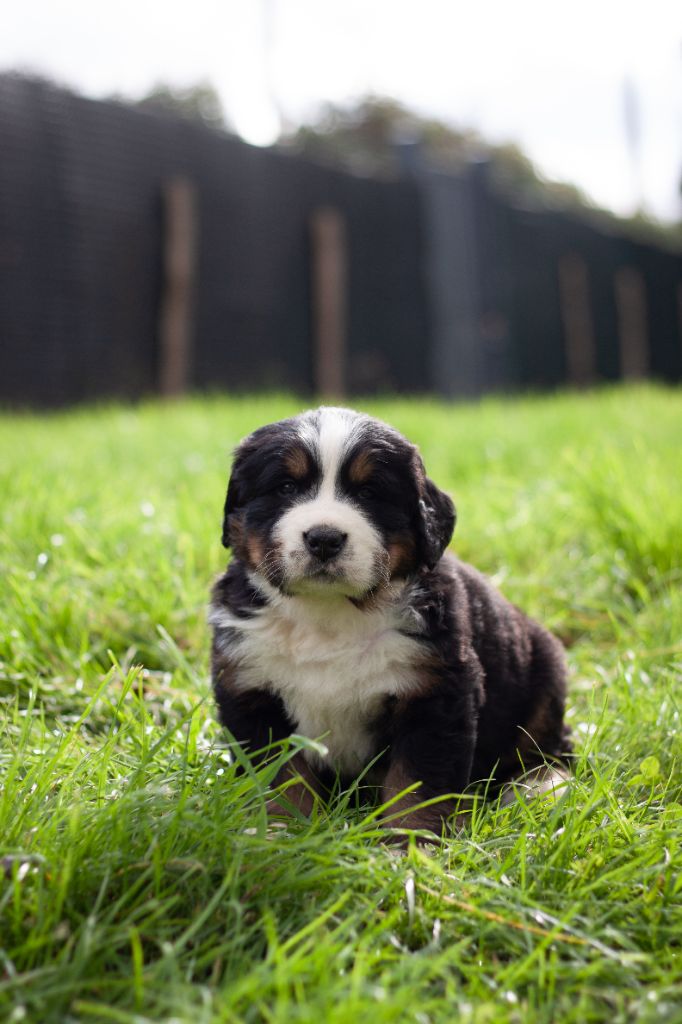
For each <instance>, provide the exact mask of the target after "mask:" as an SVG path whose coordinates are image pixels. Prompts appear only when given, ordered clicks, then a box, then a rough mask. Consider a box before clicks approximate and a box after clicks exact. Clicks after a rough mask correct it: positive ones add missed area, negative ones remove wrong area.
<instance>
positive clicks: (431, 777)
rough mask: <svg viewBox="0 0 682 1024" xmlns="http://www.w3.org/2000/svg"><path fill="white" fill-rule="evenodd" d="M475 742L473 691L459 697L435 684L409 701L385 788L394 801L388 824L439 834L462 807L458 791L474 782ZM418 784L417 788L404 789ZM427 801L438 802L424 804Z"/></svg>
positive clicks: (400, 722)
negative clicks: (459, 805)
mask: <svg viewBox="0 0 682 1024" xmlns="http://www.w3.org/2000/svg"><path fill="white" fill-rule="evenodd" d="M475 742H476V717H475V705H474V694H473V692H469V693H468V694H467V693H466V692H465V693H464V695H463V696H462V697H461V698H460V700H459V701H458V700H453V699H452V693H451V692H447V691H446V692H445V693H443V691H442V690H441V689H436V691H435V692H434V693H433V694H432V695H431V696H427V697H421V698H417V699H415V700H412V701H409V702H406V704H405V705H404V707H403V708H402V709H401V711H400V713H399V715H398V716H397V718H396V722H395V726H394V735H393V739H392V742H391V750H390V762H389V767H388V771H387V773H386V777H385V779H384V783H383V787H382V799H383V801H384V803H386V802H388V801H392V800H393V801H394V802H393V803H392V805H391V806H390V807H388V808H387V809H386V812H385V815H384V822H385V824H386V826H387V827H389V828H396V829H401V828H410V829H428V830H429V831H431V832H434V833H435V834H436V835H438V836H440V834H441V833H442V830H443V825H444V823H445V821H446V820H447V819H448V818H449V817H451V815H453V814H454V813H455V811H456V810H457V808H458V804H459V801H458V799H457V794H460V793H463V792H464V790H465V789H466V787H467V786H468V784H469V781H470V774H471V764H472V761H473V754H474V745H475ZM415 783H416V784H418V785H417V787H416V789H414V790H412V791H411V792H409V793H404V792H403V791H404V790H405V789H407V788H409V787H410V786H412V785H413V784H415ZM400 794H403V795H402V796H401V795H400ZM453 794H455V795H453ZM396 797H398V799H397V801H396V800H395V798H396ZM427 800H435V802H434V803H430V804H429V806H428V807H422V806H419V805H420V804H422V803H423V802H424V801H427ZM457 824H458V825H459V824H461V823H460V822H457Z"/></svg>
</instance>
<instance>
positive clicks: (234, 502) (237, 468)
mask: <svg viewBox="0 0 682 1024" xmlns="http://www.w3.org/2000/svg"><path fill="white" fill-rule="evenodd" d="M244 454H245V444H244V442H242V444H240V445H239V447H238V448H236V449H235V452H234V460H233V462H232V472H231V473H230V480H229V483H228V485H227V494H226V496H225V508H224V510H223V536H222V542H223V547H226V548H230V547H232V545H233V540H234V537H233V533H234V528H235V526H236V522H237V519H238V511H239V509H240V508H241V506H242V504H243V502H244V493H243V492H244V486H243V481H242V476H243V463H244Z"/></svg>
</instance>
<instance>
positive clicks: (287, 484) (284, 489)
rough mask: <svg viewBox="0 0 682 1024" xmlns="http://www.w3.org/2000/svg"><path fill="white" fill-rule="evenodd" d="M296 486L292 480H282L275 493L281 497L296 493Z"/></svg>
mask: <svg viewBox="0 0 682 1024" xmlns="http://www.w3.org/2000/svg"><path fill="white" fill-rule="evenodd" d="M297 490H298V486H297V484H296V483H295V481H294V480H283V481H282V483H281V484H280V485H279V487H278V488H277V493H278V494H281V495H282V497H283V498H286V497H288V496H289V495H290V494H296V491H297Z"/></svg>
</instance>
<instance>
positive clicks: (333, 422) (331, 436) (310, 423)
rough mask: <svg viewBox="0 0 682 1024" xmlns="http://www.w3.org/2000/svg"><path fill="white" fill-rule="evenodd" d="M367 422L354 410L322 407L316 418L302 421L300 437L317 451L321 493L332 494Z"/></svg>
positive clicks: (306, 418)
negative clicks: (340, 472)
mask: <svg viewBox="0 0 682 1024" xmlns="http://www.w3.org/2000/svg"><path fill="white" fill-rule="evenodd" d="M364 419H365V418H364V417H363V416H361V415H360V414H359V413H357V412H353V410H352V409H337V408H334V407H333V406H323V407H322V408H321V409H319V410H318V412H317V415H316V416H315V417H314V418H313V416H311V417H305V418H304V419H303V420H302V422H301V427H300V434H301V438H302V439H303V440H304V441H305V442H306V443H307V444H308V445H310V446H311V447H312V448H313V449H314V450H315V451H316V452H317V455H318V458H319V460H320V471H321V474H320V475H321V480H320V492H322V491H324V492H325V494H333V492H334V487H335V484H336V480H337V477H338V475H339V470H340V469H341V465H342V463H343V460H344V457H345V456H346V454H347V453H348V451H349V449H350V447H351V444H352V443H353V441H355V440H356V439H357V436H358V433H359V431H360V428H361V427H362V424H363V422H364ZM316 421H317V422H316Z"/></svg>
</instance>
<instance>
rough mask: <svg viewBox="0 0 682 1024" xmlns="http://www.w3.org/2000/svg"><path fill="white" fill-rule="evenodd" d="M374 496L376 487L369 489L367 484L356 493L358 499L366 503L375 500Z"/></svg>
mask: <svg viewBox="0 0 682 1024" xmlns="http://www.w3.org/2000/svg"><path fill="white" fill-rule="evenodd" d="M376 496H377V489H376V487H371V486H370V485H369V484H363V486H362V487H361V488H360V489H359V491H358V498H365V499H366V500H367V501H370V500H371V499H372V498H376Z"/></svg>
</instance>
